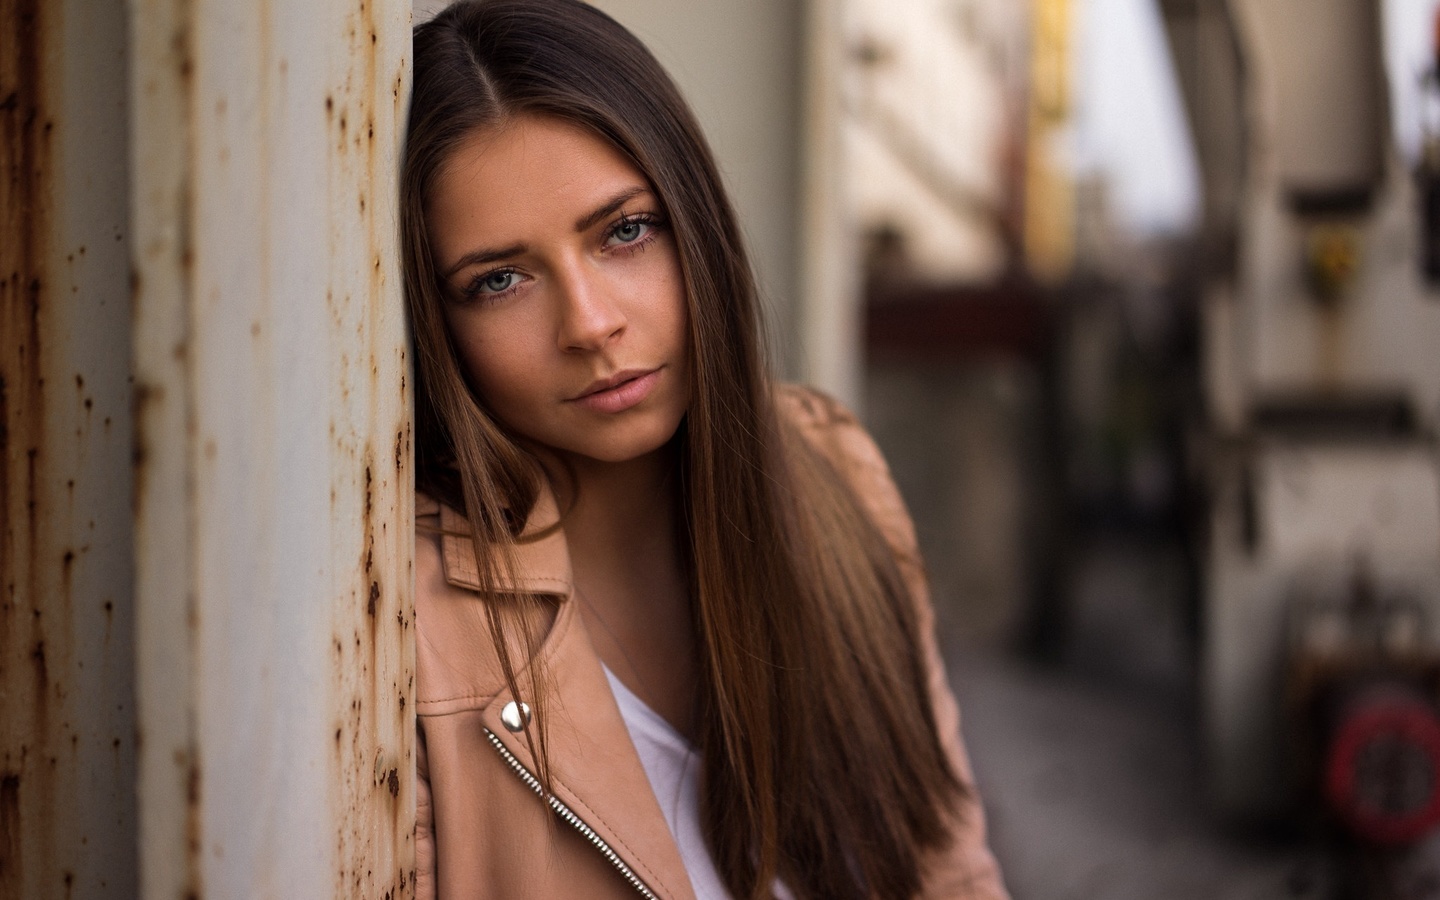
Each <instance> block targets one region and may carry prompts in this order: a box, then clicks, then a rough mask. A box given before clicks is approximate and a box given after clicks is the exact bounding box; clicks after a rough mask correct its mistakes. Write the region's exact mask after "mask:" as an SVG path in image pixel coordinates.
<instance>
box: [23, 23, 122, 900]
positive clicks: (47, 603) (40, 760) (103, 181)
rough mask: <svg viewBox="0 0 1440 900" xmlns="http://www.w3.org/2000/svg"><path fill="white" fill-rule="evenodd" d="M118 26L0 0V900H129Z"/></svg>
mask: <svg viewBox="0 0 1440 900" xmlns="http://www.w3.org/2000/svg"><path fill="white" fill-rule="evenodd" d="M125 33H126V22H125V10H124V7H123V6H120V5H118V4H101V3H86V2H83V0H68V2H43V0H0V447H3V451H4V453H3V456H4V464H3V468H0V510H3V515H4V524H3V531H0V589H3V595H0V897H3V898H48V897H86V898H90V897H96V898H112V897H113V898H124V897H133V896H134V895H135V892H136V877H137V876H136V843H135V834H134V832H135V822H136V807H135V793H134V791H135V724H134V679H133V671H134V653H133V636H134V633H133V627H132V621H133V620H132V582H133V570H134V556H133V553H132V550H131V530H130V522H131V499H132V481H131V477H130V444H131V430H130V384H129V374H130V345H129V340H128V333H129V315H130V305H129V286H128V284H129V259H128V253H129V242H128V225H127V218H128V182H127V165H126V148H127V144H128V135H127V109H126V106H127V101H128V98H127V95H126V87H125V85H126V69H127V55H126V40H125Z"/></svg>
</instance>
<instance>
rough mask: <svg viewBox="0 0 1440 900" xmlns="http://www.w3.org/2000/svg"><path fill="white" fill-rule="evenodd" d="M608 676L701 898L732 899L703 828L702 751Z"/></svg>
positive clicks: (787, 899)
mask: <svg viewBox="0 0 1440 900" xmlns="http://www.w3.org/2000/svg"><path fill="white" fill-rule="evenodd" d="M605 677H606V678H608V679H610V690H611V691H612V692H613V693H614V694H615V702H616V703H618V704H619V705H620V716H621V717H622V718H623V719H624V720H625V727H626V728H627V729H628V730H629V731H630V740H631V741H633V742H634V744H635V750H636V752H638V753H639V754H640V764H641V765H642V766H644V767H645V776H646V777H647V778H649V779H650V789H651V790H653V791H654V792H655V799H656V800H658V801H660V812H662V813H664V815H665V824H666V825H669V826H670V835H671V837H673V838H674V839H675V844H676V846H678V847H679V848H680V859H681V860H682V861H684V863H685V871H687V872H689V873H690V886H691V887H692V888H693V889H694V891H695V898H696V900H732V898H731V896H730V893H729V891H727V890H726V889H725V884H724V882H722V881H721V880H720V874H719V873H718V872H716V871H715V861H714V860H713V859H711V858H710V848H709V847H707V846H706V845H705V838H704V836H703V835H702V834H701V831H700V752H699V751H698V750H696V749H695V748H694V747H693V746H691V745H690V742H689V741H687V740H685V737H684V736H683V735H681V734H680V732H678V731H676V730H675V728H674V727H673V726H671V724H670V723H669V722H667V721H665V719H664V717H663V716H661V715H660V714H659V713H657V712H655V710H653V709H651V708H650V707H649V706H646V705H645V701H644V700H641V699H640V698H639V697H637V696H635V694H634V693H633V692H632V691H631V690H630V689H629V688H628V687H626V686H625V682H623V681H621V680H620V679H619V678H617V677H615V673H614V672H611V671H610V668H609V667H608V666H606V667H605ZM775 896H776V897H777V898H779V900H793V898H792V896H791V894H790V892H789V891H787V890H785V888H784V886H783V885H781V884H780V883H779V882H778V881H777V882H776V883H775Z"/></svg>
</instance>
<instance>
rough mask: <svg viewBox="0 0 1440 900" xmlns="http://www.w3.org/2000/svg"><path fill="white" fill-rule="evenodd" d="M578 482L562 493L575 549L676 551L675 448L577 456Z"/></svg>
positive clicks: (592, 552)
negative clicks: (599, 457) (624, 456)
mask: <svg viewBox="0 0 1440 900" xmlns="http://www.w3.org/2000/svg"><path fill="white" fill-rule="evenodd" d="M569 462H570V466H569V468H570V470H571V472H573V474H574V478H575V482H574V484H573V485H565V486H564V489H565V490H566V493H568V496H561V497H558V498H557V499H558V500H559V501H560V508H561V509H562V510H565V513H564V516H565V536H566V540H567V542H568V543H569V544H570V548H571V553H572V554H579V555H581V556H586V557H593V556H595V555H596V554H607V555H608V554H625V555H624V556H621V557H619V558H632V559H633V558H635V557H634V556H633V555H632V554H636V553H644V554H645V555H647V556H649V555H652V554H654V553H656V552H657V551H662V550H663V552H665V553H667V554H674V553H676V552H677V550H678V547H677V545H676V543H675V522H676V520H675V513H676V504H677V500H678V490H677V474H678V473H677V472H676V465H675V457H674V453H673V452H672V448H670V447H662V448H660V449H659V450H657V451H655V452H654V453H650V454H647V455H645V456H642V457H638V458H636V459H632V460H627V461H625V462H620V463H603V462H597V461H595V460H591V459H572V460H570V461H569Z"/></svg>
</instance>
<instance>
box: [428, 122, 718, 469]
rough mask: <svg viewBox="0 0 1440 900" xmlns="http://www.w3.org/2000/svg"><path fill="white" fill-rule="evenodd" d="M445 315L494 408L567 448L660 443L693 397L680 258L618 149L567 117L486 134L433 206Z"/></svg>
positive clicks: (521, 429)
mask: <svg viewBox="0 0 1440 900" xmlns="http://www.w3.org/2000/svg"><path fill="white" fill-rule="evenodd" d="M426 222H427V225H428V228H429V231H430V236H431V244H432V246H433V247H434V252H435V262H436V268H437V271H438V272H439V273H440V276H441V279H442V281H443V284H444V291H445V294H446V298H447V299H446V308H445V312H446V321H447V322H448V324H449V328H450V332H451V334H452V335H453V336H454V339H455V346H456V347H457V349H458V351H459V354H460V361H461V364H462V365H463V366H464V367H465V368H466V370H467V372H468V373H469V375H470V379H471V383H472V384H473V385H474V387H475V388H476V390H477V391H478V392H479V393H480V395H481V396H482V398H483V399H484V401H485V404H486V406H487V407H488V408H489V409H490V411H491V412H492V413H493V414H494V415H495V416H497V417H498V418H499V419H500V420H501V421H502V422H504V423H505V424H506V425H507V426H509V427H510V428H511V429H512V430H514V431H515V432H517V433H518V434H520V435H522V436H524V437H526V438H529V439H531V440H533V441H536V442H538V443H540V444H543V445H545V446H547V447H550V448H552V449H554V450H556V451H559V452H561V453H562V454H569V455H575V456H579V457H586V458H590V459H594V460H599V461H602V462H623V461H626V460H630V459H635V458H637V457H639V456H642V455H644V454H647V453H650V452H653V451H655V450H657V449H659V448H660V447H661V446H662V445H664V444H665V443H666V442H667V441H668V440H669V439H670V438H671V437H672V436H673V435H674V434H675V430H676V428H677V427H678V426H679V424H680V420H681V418H682V417H683V416H684V415H685V411H686V409H687V408H688V406H689V398H690V377H689V375H690V373H689V367H688V363H687V359H688V356H687V350H688V346H687V345H688V340H689V338H688V334H689V332H688V323H687V320H686V310H685V289H684V284H683V281H682V280H681V277H680V260H679V256H678V254H677V251H676V248H675V241H674V238H673V235H672V234H671V233H670V230H669V226H668V223H667V222H666V220H665V218H664V215H663V210H662V209H661V206H660V201H659V198H658V197H656V196H655V193H654V191H653V190H652V188H651V186H650V184H649V182H648V181H647V180H646V179H645V176H643V175H642V174H641V173H640V172H639V171H638V170H637V169H636V168H635V167H634V166H633V165H632V164H631V163H630V162H629V161H628V160H627V159H626V158H625V157H624V156H623V155H622V154H621V153H620V152H619V151H618V150H616V149H615V148H614V147H612V146H611V145H610V144H609V143H607V142H606V141H604V140H603V139H601V138H599V137H597V136H596V135H594V134H593V133H591V132H589V131H587V130H585V129H583V128H580V127H578V126H575V125H571V124H568V123H565V122H562V121H560V120H558V119H551V118H544V117H538V116H528V115H522V116H517V117H514V118H512V119H511V120H509V121H508V122H507V123H506V124H505V125H503V126H501V127H498V128H495V129H490V130H486V131H481V132H477V133H476V134H474V135H472V136H471V137H470V138H469V139H468V140H466V141H465V142H464V143H462V144H461V145H460V147H459V148H458V149H456V151H455V152H454V154H453V155H452V156H451V157H450V158H449V159H448V160H447V161H446V164H445V165H444V166H443V167H442V169H441V171H440V173H439V175H438V178H437V180H436V183H435V185H434V190H433V193H432V194H431V197H430V200H429V204H428V206H427V210H426Z"/></svg>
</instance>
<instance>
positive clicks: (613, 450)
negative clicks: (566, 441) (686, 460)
mask: <svg viewBox="0 0 1440 900" xmlns="http://www.w3.org/2000/svg"><path fill="white" fill-rule="evenodd" d="M678 429H679V423H678V422H674V423H663V424H657V425H656V426H655V427H652V428H645V429H635V430H631V429H626V431H628V432H629V433H628V434H615V435H604V436H602V435H599V434H596V435H593V436H591V439H590V440H585V441H577V442H576V444H575V445H573V446H571V447H568V448H566V449H567V450H568V451H569V452H570V453H572V454H574V455H575V456H580V457H584V458H586V459H591V460H594V461H595V462H601V463H627V462H630V461H631V460H636V459H640V458H641V457H645V456H649V455H651V454H652V453H656V452H657V451H660V450H663V449H664V448H665V447H667V446H669V445H670V443H671V441H672V440H673V439H674V437H675V434H676V432H677V431H678Z"/></svg>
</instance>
